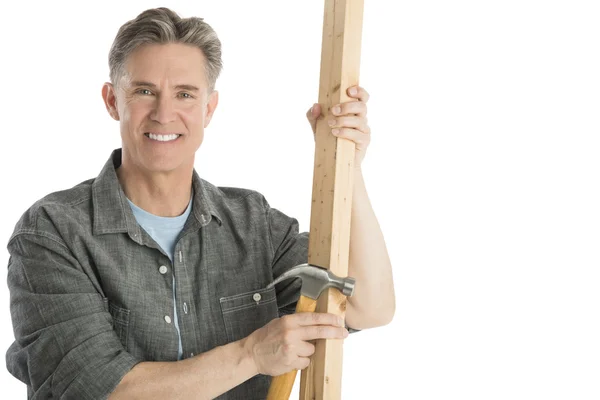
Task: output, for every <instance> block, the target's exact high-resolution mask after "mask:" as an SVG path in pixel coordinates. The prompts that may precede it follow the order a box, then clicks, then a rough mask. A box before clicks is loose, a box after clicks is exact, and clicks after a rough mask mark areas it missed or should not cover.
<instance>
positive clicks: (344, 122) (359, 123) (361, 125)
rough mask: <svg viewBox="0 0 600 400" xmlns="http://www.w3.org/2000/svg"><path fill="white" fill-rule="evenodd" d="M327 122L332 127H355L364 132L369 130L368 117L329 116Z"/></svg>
mask: <svg viewBox="0 0 600 400" xmlns="http://www.w3.org/2000/svg"><path fill="white" fill-rule="evenodd" d="M327 123H328V124H329V126H330V127H331V128H354V129H357V130H359V131H361V132H364V133H367V132H369V125H367V118H366V117H355V116H347V117H337V118H329V120H328V121H327Z"/></svg>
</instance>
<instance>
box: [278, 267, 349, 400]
mask: <svg viewBox="0 0 600 400" xmlns="http://www.w3.org/2000/svg"><path fill="white" fill-rule="evenodd" d="M289 278H300V279H302V288H301V290H300V299H299V300H298V303H297V305H296V312H297V313H299V312H314V311H315V309H316V308H317V299H318V298H319V296H320V295H321V292H323V290H325V289H326V288H328V287H334V288H337V289H338V290H339V291H341V292H342V293H343V294H344V296H352V294H353V293H354V283H355V279H354V278H350V277H346V278H340V277H339V276H336V275H335V274H333V273H332V272H331V271H329V270H327V269H325V268H321V267H317V266H316V265H310V264H300V265H297V266H295V267H294V268H292V269H290V270H289V271H287V272H285V273H283V274H281V275H280V276H279V277H278V278H277V279H275V281H273V282H272V283H270V284H269V285H268V286H267V289H269V288H272V287H273V286H275V285H276V284H277V283H279V282H281V281H283V280H286V279H289ZM297 372H298V371H297V370H293V371H290V372H288V373H286V374H283V375H279V376H276V377H274V378H273V379H272V380H271V386H270V387H269V393H268V395H267V400H282V399H283V400H287V399H289V397H290V394H291V393H292V387H293V386H294V380H295V379H296V373H297Z"/></svg>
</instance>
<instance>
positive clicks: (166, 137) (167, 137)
mask: <svg viewBox="0 0 600 400" xmlns="http://www.w3.org/2000/svg"><path fill="white" fill-rule="evenodd" d="M144 136H146V137H147V138H149V139H152V140H156V141H158V142H171V141H173V140H175V139H177V138H178V137H179V136H181V134H180V133H171V134H168V135H159V134H156V133H150V132H146V133H144Z"/></svg>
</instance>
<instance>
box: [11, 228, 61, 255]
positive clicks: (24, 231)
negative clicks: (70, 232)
mask: <svg viewBox="0 0 600 400" xmlns="http://www.w3.org/2000/svg"><path fill="white" fill-rule="evenodd" d="M22 235H32V236H40V237H45V238H46V239H49V240H52V241H53V242H55V243H56V244H59V245H60V246H62V247H64V248H65V249H67V250H69V251H70V249H69V247H67V245H66V244H65V242H64V241H63V240H62V239H61V238H60V237H58V236H54V235H53V234H51V233H47V232H39V231H36V230H33V229H20V230H18V231H17V232H15V233H13V235H12V237H11V238H10V240H9V241H8V244H9V245H10V244H11V243H12V242H13V241H14V240H15V239H17V237H19V236H22Z"/></svg>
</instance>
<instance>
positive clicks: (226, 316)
mask: <svg viewBox="0 0 600 400" xmlns="http://www.w3.org/2000/svg"><path fill="white" fill-rule="evenodd" d="M220 302H221V313H222V314H223V320H224V322H225V330H226V332H227V340H228V341H229V342H235V341H236V340H240V339H243V338H245V337H246V336H248V335H250V334H251V333H252V332H254V331H255V330H257V329H259V328H262V327H263V326H265V325H266V324H267V323H268V322H269V321H271V320H272V319H275V318H277V317H278V316H279V313H278V308H277V297H276V293H275V288H274V287H272V288H269V289H261V290H256V291H252V292H246V293H241V294H236V295H234V296H228V297H221V299H220Z"/></svg>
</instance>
